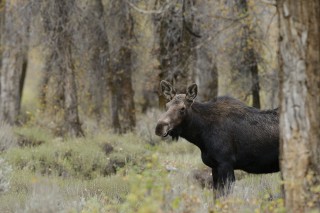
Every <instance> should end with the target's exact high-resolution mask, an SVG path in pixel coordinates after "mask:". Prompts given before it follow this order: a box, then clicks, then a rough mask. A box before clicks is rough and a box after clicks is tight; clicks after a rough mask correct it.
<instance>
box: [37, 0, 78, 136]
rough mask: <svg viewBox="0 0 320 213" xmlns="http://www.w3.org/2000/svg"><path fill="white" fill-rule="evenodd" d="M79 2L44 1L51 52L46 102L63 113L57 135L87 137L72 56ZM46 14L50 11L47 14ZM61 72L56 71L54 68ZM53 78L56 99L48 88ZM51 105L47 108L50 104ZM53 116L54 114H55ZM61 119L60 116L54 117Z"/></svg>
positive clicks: (46, 79) (44, 19) (45, 83)
mask: <svg viewBox="0 0 320 213" xmlns="http://www.w3.org/2000/svg"><path fill="white" fill-rule="evenodd" d="M74 4H75V2H74V1H72V0H68V1H64V0H56V1H44V2H43V5H42V7H41V10H42V18H43V23H44V31H45V34H46V37H45V39H46V44H47V46H46V48H47V50H48V51H49V53H48V55H47V58H46V62H47V63H49V64H50V66H49V65H48V64H47V66H46V68H47V69H48V70H44V72H45V74H44V79H43V82H42V83H43V84H42V89H45V90H44V91H42V92H44V93H43V94H42V102H43V103H45V102H44V101H45V100H47V99H52V100H53V105H54V106H53V111H55V112H58V111H59V110H61V111H62V113H63V119H61V120H58V119H57V120H58V124H57V125H58V127H57V133H58V134H68V135H70V136H77V137H78V136H83V135H84V133H83V130H82V128H81V123H80V119H79V113H78V94H77V88H76V75H75V66H74V60H73V54H72V47H73V44H72V33H73V28H72V26H70V16H71V11H72V7H74ZM45 11H48V12H47V13H46V12H45ZM53 65H55V68H56V69H57V70H56V71H55V72H52V70H51V69H52V66H53ZM50 78H52V79H53V81H54V83H53V87H54V88H52V90H53V91H54V92H53V94H52V97H47V94H46V87H47V85H48V82H49V80H50ZM46 106H47V105H46ZM52 116H53V115H52ZM54 116H57V115H54Z"/></svg>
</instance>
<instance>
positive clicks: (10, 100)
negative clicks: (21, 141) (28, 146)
mask: <svg viewBox="0 0 320 213" xmlns="http://www.w3.org/2000/svg"><path fill="white" fill-rule="evenodd" d="M25 7H26V5H25V4H23V3H21V2H12V1H6V5H5V24H4V35H3V46H4V48H3V49H4V50H3V55H2V71H1V80H0V81H1V83H0V85H1V89H0V91H1V98H0V101H1V104H0V105H1V108H0V118H1V120H5V121H7V122H8V123H9V124H11V125H13V124H15V123H16V122H17V119H18V115H19V112H20V104H21V96H22V89H23V83H24V78H25V74H26V68H27V66H26V65H27V40H28V39H27V38H28V30H29V29H28V28H29V27H28V25H29V23H25V22H23V21H22V18H26V17H25V16H26V14H25V13H24V11H25V10H26V8H25ZM27 22H28V21H27Z"/></svg>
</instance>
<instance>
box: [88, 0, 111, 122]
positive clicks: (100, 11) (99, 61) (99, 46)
mask: <svg viewBox="0 0 320 213" xmlns="http://www.w3.org/2000/svg"><path fill="white" fill-rule="evenodd" d="M89 5H90V7H89V11H88V15H87V18H86V19H87V20H88V21H87V22H86V23H85V24H86V26H87V27H88V29H89V30H88V32H86V33H88V34H89V35H88V37H89V38H91V40H90V41H89V47H88V49H89V50H88V54H89V60H90V61H89V71H88V72H87V73H88V94H89V103H90V104H89V105H90V106H91V107H90V110H89V111H90V113H91V114H93V115H94V116H95V118H96V122H97V124H99V123H100V121H101V119H102V116H103V108H104V103H105V100H106V98H107V94H108V93H107V72H108V70H109V60H110V58H109V43H108V37H107V33H106V26H105V12H104V6H103V4H102V1H101V0H95V1H91V2H90V3H89ZM85 29H86V28H85Z"/></svg>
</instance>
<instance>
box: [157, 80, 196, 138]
mask: <svg viewBox="0 0 320 213" xmlns="http://www.w3.org/2000/svg"><path fill="white" fill-rule="evenodd" d="M160 86H161V92H162V93H163V95H164V97H165V98H166V99H167V100H168V103H167V104H166V110H167V111H166V112H165V113H164V114H162V115H161V117H160V119H159V120H158V123H157V126H156V135H158V136H162V137H167V136H168V135H170V136H172V138H173V139H178V138H179V135H180V131H181V124H182V123H183V122H184V120H185V119H186V118H187V116H188V111H189V109H190V107H191V105H192V103H193V101H194V99H195V98H196V96H197V93H198V87H197V85H196V84H192V85H190V86H189V87H188V88H187V91H186V94H176V90H175V89H174V88H173V86H172V85H171V84H170V83H169V82H167V81H161V83H160Z"/></svg>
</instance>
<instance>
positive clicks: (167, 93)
mask: <svg viewBox="0 0 320 213" xmlns="http://www.w3.org/2000/svg"><path fill="white" fill-rule="evenodd" d="M160 87H161V92H162V94H163V95H164V97H165V98H166V99H168V100H172V98H173V97H174V96H175V95H176V91H175V90H174V88H173V86H172V85H171V84H170V83H169V82H168V81H164V80H162V81H161V82H160Z"/></svg>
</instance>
